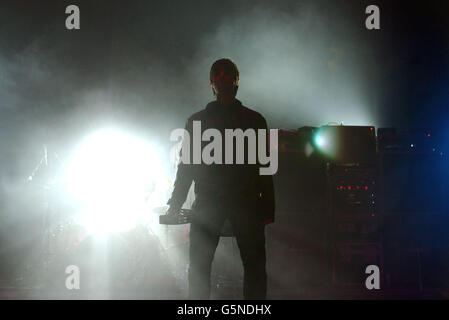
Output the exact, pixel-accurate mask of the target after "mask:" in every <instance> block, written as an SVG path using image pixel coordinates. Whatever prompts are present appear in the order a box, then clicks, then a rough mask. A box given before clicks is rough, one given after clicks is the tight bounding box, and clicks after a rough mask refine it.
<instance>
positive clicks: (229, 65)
mask: <svg viewBox="0 0 449 320" xmlns="http://www.w3.org/2000/svg"><path fill="white" fill-rule="evenodd" d="M221 68H224V69H226V70H229V71H231V73H232V75H233V76H234V81H235V84H236V85H238V84H239V80H240V73H239V69H238V68H237V65H236V64H235V63H234V61H232V60H231V59H229V58H222V59H218V60H217V61H215V62H214V63H213V64H212V67H211V68H210V83H212V80H213V78H214V75H215V74H216V73H217V71H218V69H221Z"/></svg>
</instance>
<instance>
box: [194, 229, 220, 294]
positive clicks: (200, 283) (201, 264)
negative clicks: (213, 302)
mask: <svg viewBox="0 0 449 320" xmlns="http://www.w3.org/2000/svg"><path fill="white" fill-rule="evenodd" d="M219 239H220V237H219V235H218V234H217V232H216V231H215V230H213V229H211V228H210V227H206V226H205V225H204V224H200V223H195V222H192V223H191V224H190V248H189V256H190V264H189V299H195V300H199V299H209V296H210V274H211V267H212V261H213V259H214V254H215V250H216V249H217V245H218V241H219Z"/></svg>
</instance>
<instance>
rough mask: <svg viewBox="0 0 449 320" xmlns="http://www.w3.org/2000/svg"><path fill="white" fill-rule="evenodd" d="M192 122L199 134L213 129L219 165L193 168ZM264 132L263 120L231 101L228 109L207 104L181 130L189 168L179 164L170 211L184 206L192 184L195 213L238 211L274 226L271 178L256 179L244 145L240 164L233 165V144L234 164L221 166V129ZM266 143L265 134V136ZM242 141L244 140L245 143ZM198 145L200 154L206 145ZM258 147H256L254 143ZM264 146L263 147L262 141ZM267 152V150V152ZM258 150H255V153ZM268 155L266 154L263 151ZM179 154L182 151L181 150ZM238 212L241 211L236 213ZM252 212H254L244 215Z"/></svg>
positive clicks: (212, 103)
mask: <svg viewBox="0 0 449 320" xmlns="http://www.w3.org/2000/svg"><path fill="white" fill-rule="evenodd" d="M193 121H201V133H203V132H204V131H205V130H206V129H209V128H214V129H217V130H219V131H220V133H221V137H222V144H221V145H220V147H221V146H223V149H222V150H223V151H222V156H223V159H222V164H209V165H207V164H204V163H203V162H202V163H201V164H193V161H192V156H193V155H192V154H193V150H192V148H193ZM237 128H240V129H242V130H243V131H245V130H246V129H254V130H256V137H257V130H258V129H265V130H267V123H266V121H265V119H264V117H263V116H262V115H261V114H260V113H258V112H256V111H253V110H251V109H249V108H247V107H245V106H243V105H242V103H241V102H240V101H239V100H237V99H235V101H234V103H233V104H232V105H230V106H224V105H222V104H220V103H219V102H218V101H213V102H210V103H208V104H207V106H206V108H205V109H203V110H201V111H199V112H197V113H195V114H193V115H192V116H191V117H190V118H189V119H188V120H187V123H186V126H185V129H186V130H187V132H189V135H190V139H191V141H190V158H191V159H190V160H191V161H190V164H184V163H179V165H178V171H177V174H176V181H175V185H174V190H173V193H172V197H171V199H170V200H169V201H168V204H169V205H170V207H171V208H173V209H175V210H179V209H180V208H181V206H182V205H183V203H184V202H185V199H186V196H187V193H188V191H189V189H190V186H191V183H192V181H194V183H195V186H194V190H195V202H194V204H193V208H194V209H195V210H196V211H199V212H203V211H210V210H215V211H217V210H221V211H223V210H224V211H226V210H234V211H235V210H239V211H241V213H239V214H252V215H254V216H255V217H256V219H258V220H260V221H263V222H264V223H265V224H268V223H271V222H274V210H275V203H274V190H273V178H272V176H271V175H260V174H259V168H260V167H261V165H260V164H259V161H258V157H257V156H256V164H248V161H247V154H248V153H247V152H248V145H247V143H246V141H245V161H244V164H236V158H235V155H236V152H235V151H236V150H235V149H236V143H235V140H234V162H233V164H224V163H225V159H224V157H225V147H224V146H225V133H224V131H225V129H237ZM266 136H267V140H268V136H269V132H268V131H267V132H266ZM245 140H246V139H245ZM209 143H210V142H209V141H206V142H202V144H201V150H203V148H204V146H205V145H207V144H209ZM258 143H260V142H259V141H258ZM264 143H267V141H265V142H264ZM267 149H268V150H269V148H267ZM257 150H258V149H257V148H256V151H257ZM267 152H269V151H267ZM181 154H182V150H181ZM240 209H242V210H240ZM246 211H254V212H252V213H251V212H246Z"/></svg>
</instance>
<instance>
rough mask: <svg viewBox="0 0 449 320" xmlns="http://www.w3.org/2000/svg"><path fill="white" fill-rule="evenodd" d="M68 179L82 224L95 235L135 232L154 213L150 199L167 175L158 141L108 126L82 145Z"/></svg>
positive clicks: (73, 161)
mask: <svg viewBox="0 0 449 320" xmlns="http://www.w3.org/2000/svg"><path fill="white" fill-rule="evenodd" d="M66 181H67V182H68V187H69V191H70V193H71V194H72V195H73V197H74V200H75V201H76V202H77V203H78V205H79V208H80V213H79V218H78V220H79V223H80V224H82V225H84V226H85V227H86V228H87V229H88V232H89V233H106V232H120V231H125V230H129V229H131V228H133V227H134V226H135V225H136V223H137V221H138V220H139V219H143V218H144V217H145V215H147V214H148V206H149V204H148V199H149V197H150V196H151V195H154V194H155V192H154V191H155V188H156V186H157V185H158V184H160V182H161V181H164V174H163V170H162V166H161V163H160V161H159V154H158V152H157V150H156V148H155V147H154V146H153V145H151V144H150V143H148V142H147V141H145V140H143V139H139V138H137V137H134V136H131V135H127V134H125V133H123V132H120V131H117V130H102V131H98V132H96V133H94V134H93V135H92V136H90V137H88V138H87V139H86V140H85V141H84V142H83V143H82V144H81V146H80V148H79V150H78V151H77V152H76V153H75V156H74V157H73V159H72V161H71V162H70V163H69V165H68V168H67V172H66ZM153 198H154V197H153ZM156 200H157V199H153V201H156ZM159 200H161V201H164V200H166V199H159Z"/></svg>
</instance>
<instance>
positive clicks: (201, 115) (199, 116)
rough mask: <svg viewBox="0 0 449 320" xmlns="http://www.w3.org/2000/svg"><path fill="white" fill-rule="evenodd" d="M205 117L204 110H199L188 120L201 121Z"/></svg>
mask: <svg viewBox="0 0 449 320" xmlns="http://www.w3.org/2000/svg"><path fill="white" fill-rule="evenodd" d="M205 116H206V109H203V110H200V111H198V112H195V113H194V114H192V115H191V116H190V117H189V118H188V120H189V121H195V120H202V119H204V117H205Z"/></svg>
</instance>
